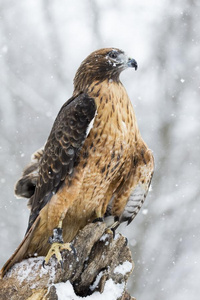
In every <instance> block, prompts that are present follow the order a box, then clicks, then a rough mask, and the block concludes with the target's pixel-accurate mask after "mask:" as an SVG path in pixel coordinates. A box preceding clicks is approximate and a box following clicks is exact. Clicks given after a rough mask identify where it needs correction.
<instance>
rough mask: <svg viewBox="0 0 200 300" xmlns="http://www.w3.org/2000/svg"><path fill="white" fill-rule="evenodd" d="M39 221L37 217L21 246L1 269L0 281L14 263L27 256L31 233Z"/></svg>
mask: <svg viewBox="0 0 200 300" xmlns="http://www.w3.org/2000/svg"><path fill="white" fill-rule="evenodd" d="M39 220H40V218H39V216H38V217H37V219H36V220H35V222H34V223H33V225H32V226H31V228H30V229H29V231H28V232H27V234H26V236H25V238H24V239H23V241H22V242H21V244H20V245H19V246H18V248H17V249H16V250H15V252H14V253H13V255H12V256H11V257H10V258H9V259H8V261H7V262H6V263H5V264H4V266H3V268H2V269H1V271H0V278H1V279H2V278H3V277H4V275H5V274H6V272H7V271H8V270H9V269H10V268H11V267H12V266H13V265H14V264H15V263H17V262H20V261H22V259H24V258H25V257H26V256H27V254H28V253H27V250H28V246H29V244H30V241H31V239H32V236H33V233H34V231H35V229H36V227H37V225H38V224H39Z"/></svg>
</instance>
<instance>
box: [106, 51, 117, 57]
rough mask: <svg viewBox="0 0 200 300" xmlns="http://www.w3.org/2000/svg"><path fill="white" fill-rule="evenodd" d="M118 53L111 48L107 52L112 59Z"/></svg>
mask: <svg viewBox="0 0 200 300" xmlns="http://www.w3.org/2000/svg"><path fill="white" fill-rule="evenodd" d="M117 55H118V52H117V51H116V50H112V51H110V52H109V53H108V56H109V57H110V58H112V59H116V58H117Z"/></svg>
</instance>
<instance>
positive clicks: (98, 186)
mask: <svg viewBox="0 0 200 300" xmlns="http://www.w3.org/2000/svg"><path fill="white" fill-rule="evenodd" d="M127 68H135V69H137V63H136V61H135V60H134V59H132V58H130V57H128V56H127V55H126V54H125V53H124V52H123V51H122V50H119V49H117V48H104V49H100V50H97V51H94V52H93V53H91V54H90V55H89V56H88V57H87V58H86V59H85V60H84V61H83V62H82V63H81V65H80V67H79V68H78V70H77V72H76V75H75V78H74V92H73V95H72V97H71V98H70V99H69V100H68V101H67V102H66V103H64V105H63V106H62V108H61V109H60V111H59V113H58V116H57V118H56V120H55V122H54V124H53V127H52V130H51V132H50V135H49V137H48V139H47V142H46V144H45V146H44V148H43V149H41V150H40V151H39V152H37V153H36V154H35V155H34V159H35V160H34V161H33V162H32V164H31V165H30V166H29V167H28V168H27V169H26V170H25V171H24V174H23V176H22V178H21V179H20V180H19V182H18V183H17V185H16V194H17V195H18V196H22V197H31V198H30V200H29V207H30V209H31V211H30V218H29V223H28V228H27V232H26V235H25V237H24V240H23V241H22V242H21V244H20V245H19V247H18V248H17V250H16V251H15V253H14V254H13V255H12V257H11V258H10V259H9V260H8V261H7V262H6V263H5V265H4V266H3V268H2V270H1V277H3V276H4V274H5V272H6V271H7V270H8V269H9V268H10V267H11V266H12V265H13V264H14V263H16V262H19V261H21V260H22V259H24V258H28V257H31V256H34V255H36V254H37V255H40V256H46V258H45V263H48V261H49V259H50V258H51V256H52V255H53V254H56V257H57V259H58V261H59V262H61V260H62V258H61V254H60V251H62V250H63V249H69V250H70V249H71V247H70V242H71V241H72V239H73V238H74V237H75V235H76V234H77V232H78V231H79V230H80V229H82V228H83V227H84V226H85V225H86V224H88V223H89V222H92V221H94V220H95V219H97V220H101V219H102V218H104V217H105V216H113V220H114V221H113V222H115V224H120V223H121V222H127V223H128V224H129V223H130V222H131V221H132V220H133V219H134V217H135V216H136V215H137V213H138V212H139V210H140V208H141V206H142V204H143V202H144V200H145V197H146V195H147V192H148V189H149V185H150V182H151V178H152V175H153V170H154V160H153V155H152V152H151V150H150V149H149V148H148V147H147V145H146V144H145V142H144V141H143V139H142V137H141V135H140V132H139V129H138V125H137V121H136V117H135V113H134V110H133V106H132V104H131V101H130V99H129V97H128V94H127V92H126V90H125V88H124V86H123V85H122V83H121V81H120V79H119V76H120V73H121V72H122V71H123V70H125V69H127Z"/></svg>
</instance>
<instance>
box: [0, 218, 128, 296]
mask: <svg viewBox="0 0 200 300" xmlns="http://www.w3.org/2000/svg"><path fill="white" fill-rule="evenodd" d="M72 244H73V246H74V247H75V249H76V252H77V255H74V253H73V251H72V252H65V251H63V262H64V265H63V270H62V269H61V267H60V266H59V264H57V262H56V261H51V265H48V266H46V268H45V269H44V268H43V267H42V261H43V258H42V257H36V258H30V259H27V260H24V261H22V262H21V263H19V264H16V265H15V266H14V267H13V268H12V269H11V270H10V271H9V272H8V274H7V275H6V276H5V277H4V278H3V279H2V280H1V281H0V291H1V294H0V299H2V300H8V299H9V300H10V299H12V300H15V299H16V300H23V299H29V300H30V299H35V300H40V299H48V300H54V299H58V295H57V293H56V288H57V287H56V284H57V283H61V282H62V283H63V282H66V281H67V280H69V281H70V283H71V284H72V285H73V288H74V291H75V293H76V294H77V295H79V296H82V297H84V296H88V295H91V294H93V293H94V292H97V291H98V292H100V293H102V299H103V298H105V296H104V294H103V292H104V287H105V284H106V282H107V281H108V280H109V279H112V281H113V282H114V283H115V284H119V285H121V286H122V289H123V290H124V291H123V293H122V295H121V296H120V298H118V299H121V300H131V299H132V300H133V299H134V298H131V296H130V295H129V294H128V293H127V292H126V290H125V288H126V282H127V280H128V277H129V276H130V274H131V272H132V270H133V261H132V258H131V252H130V250H129V248H128V247H127V242H126V238H124V237H123V236H122V235H121V234H117V235H116V236H115V237H113V233H112V232H111V231H109V230H106V226H105V224H104V223H95V224H94V223H92V224H89V225H87V226H86V227H85V228H84V229H83V230H82V231H80V232H79V234H78V235H77V236H76V238H75V239H74V241H73V242H72ZM123 264H125V265H126V267H124V268H123V267H122V265H123ZM127 265H128V267H127ZM119 266H120V267H119ZM116 267H118V269H117V268H116ZM116 300H117V299H116Z"/></svg>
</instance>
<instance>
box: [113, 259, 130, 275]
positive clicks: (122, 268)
mask: <svg viewBox="0 0 200 300" xmlns="http://www.w3.org/2000/svg"><path fill="white" fill-rule="evenodd" d="M132 268H133V266H132V263H130V261H125V262H123V264H121V265H118V266H117V267H116V268H115V269H114V273H120V274H122V275H126V274H127V273H129V272H131V270H132Z"/></svg>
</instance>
